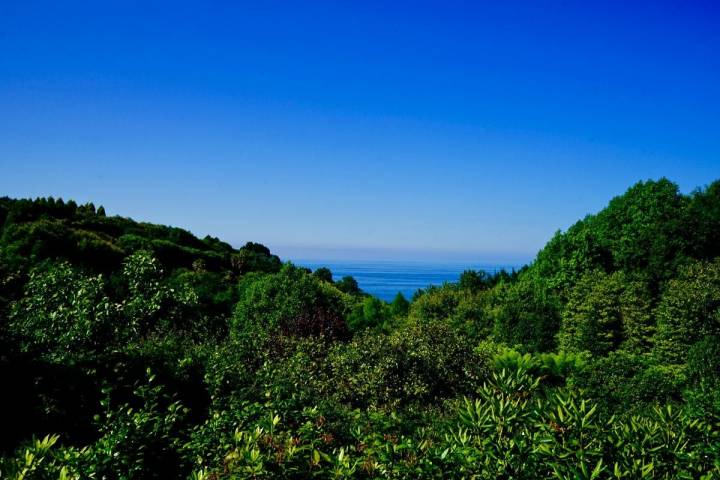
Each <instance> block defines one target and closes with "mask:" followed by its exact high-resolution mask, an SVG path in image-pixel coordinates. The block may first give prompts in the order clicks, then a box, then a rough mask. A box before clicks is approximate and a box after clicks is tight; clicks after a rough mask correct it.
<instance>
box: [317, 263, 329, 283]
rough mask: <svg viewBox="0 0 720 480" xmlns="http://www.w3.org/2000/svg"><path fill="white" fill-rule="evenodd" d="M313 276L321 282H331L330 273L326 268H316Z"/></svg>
mask: <svg viewBox="0 0 720 480" xmlns="http://www.w3.org/2000/svg"><path fill="white" fill-rule="evenodd" d="M313 276H314V277H315V278H317V279H318V280H322V281H323V282H328V283H332V281H333V277H332V272H331V271H330V269H329V268H327V267H320V268H316V269H315V271H314V272H313Z"/></svg>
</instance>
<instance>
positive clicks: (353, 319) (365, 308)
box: [348, 296, 389, 332]
mask: <svg viewBox="0 0 720 480" xmlns="http://www.w3.org/2000/svg"><path fill="white" fill-rule="evenodd" d="M388 319H389V308H388V305H387V303H385V302H383V301H382V300H379V299H378V298H376V297H372V296H368V297H365V298H364V299H363V301H362V302H361V303H360V304H359V305H357V306H356V307H355V308H354V309H353V311H352V313H351V314H350V316H349V318H348V325H349V327H350V329H351V330H352V331H354V332H357V331H360V330H365V329H367V328H373V329H379V330H385V329H386V327H387V322H388Z"/></svg>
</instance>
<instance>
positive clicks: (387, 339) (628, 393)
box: [0, 179, 720, 479]
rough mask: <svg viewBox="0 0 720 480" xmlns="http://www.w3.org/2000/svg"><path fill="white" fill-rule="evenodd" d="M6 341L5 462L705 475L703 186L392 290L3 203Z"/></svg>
mask: <svg viewBox="0 0 720 480" xmlns="http://www.w3.org/2000/svg"><path fill="white" fill-rule="evenodd" d="M0 346H1V347H2V352H3V353H2V356H0V381H2V384H3V385H5V386H6V387H7V388H6V390H7V391H8V393H9V394H6V395H2V396H0V398H2V400H1V401H0V412H1V413H0V415H1V418H0V421H1V422H2V424H3V425H5V427H4V429H3V433H2V434H1V435H0V454H1V455H2V458H1V459H0V477H2V478H5V477H7V478H59V477H60V478H194V479H201V478H202V479H219V478H228V479H229V478H308V477H319V478H518V479H536V478H563V479H590V478H664V479H669V478H704V479H710V478H718V477H719V476H720V181H716V182H714V183H712V184H711V185H709V186H707V187H704V188H701V189H698V190H696V191H694V192H692V193H691V194H689V195H685V194H682V193H680V191H679V189H678V187H677V185H675V184H674V183H672V182H671V181H669V180H667V179H660V180H657V181H646V182H640V183H637V184H636V185H634V186H632V187H631V188H630V189H629V190H628V191H627V192H625V193H624V194H622V195H620V196H618V197H616V198H613V199H612V200H611V201H610V202H609V204H608V205H607V207H606V208H604V209H603V210H601V211H600V212H597V213H595V214H592V215H588V216H587V217H585V218H584V219H582V220H580V221H578V222H577V223H575V224H574V225H573V226H572V227H570V228H569V229H568V230H567V231H565V232H560V231H559V232H557V233H556V234H555V236H554V237H553V238H552V239H550V240H549V242H548V243H547V245H546V246H545V247H544V248H543V249H542V250H541V251H540V252H539V253H538V255H537V257H536V259H535V260H534V261H533V262H532V263H531V264H530V265H528V266H526V267H525V268H523V269H522V270H521V271H520V272H516V273H513V274H509V273H507V272H501V273H499V274H495V275H489V274H487V273H485V272H477V271H467V272H465V273H464V274H463V275H462V276H461V278H460V280H459V281H458V282H457V283H456V284H445V285H443V286H440V287H430V288H427V289H426V290H423V291H419V292H418V293H417V294H416V295H415V296H414V297H413V298H412V299H410V301H409V300H408V299H405V298H404V297H402V296H401V295H398V297H397V298H396V299H395V300H394V301H393V302H392V303H385V302H382V301H380V300H378V299H376V298H374V297H371V296H368V295H365V294H364V293H363V292H362V291H360V289H359V288H358V286H357V283H356V282H355V281H354V280H353V279H352V278H350V277H346V278H344V279H342V280H341V281H337V282H334V281H333V280H332V275H331V272H329V271H328V270H327V269H318V270H316V271H314V272H311V271H309V270H307V269H303V268H299V267H296V266H294V265H292V264H291V263H285V264H283V263H282V262H281V261H280V259H279V258H278V257H277V256H275V255H273V254H272V253H271V252H270V251H269V250H268V249H267V248H266V247H264V246H263V245H261V244H258V243H252V242H249V243H247V244H246V245H245V246H243V247H242V248H240V249H235V248H233V247H232V246H230V245H229V244H227V243H224V242H222V241H221V240H218V239H217V238H212V237H205V238H203V239H199V238H197V237H195V236H194V235H192V234H191V233H190V232H187V231H185V230H182V229H179V228H174V227H167V226H161V225H154V224H149V223H141V222H136V221H133V220H131V219H128V218H123V217H118V216H107V215H106V213H105V210H104V208H102V207H99V208H96V207H95V206H94V205H92V204H88V205H77V204H75V203H74V202H72V201H63V200H59V199H58V200H56V199H52V198H46V199H37V200H14V199H10V198H2V199H0ZM18 419H19V420H20V421H18Z"/></svg>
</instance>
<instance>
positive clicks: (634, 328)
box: [558, 271, 652, 355]
mask: <svg viewBox="0 0 720 480" xmlns="http://www.w3.org/2000/svg"><path fill="white" fill-rule="evenodd" d="M651 338H652V325H651V317H650V304H649V300H648V295H646V294H644V290H643V288H642V286H641V285H639V284H637V282H631V281H630V280H629V279H628V278H627V276H626V275H625V274H623V273H622V272H616V273H613V274H611V275H608V274H606V273H604V272H602V271H596V272H592V273H588V274H586V275H585V276H583V277H582V278H581V279H580V281H579V282H578V283H577V284H576V285H575V286H574V287H573V289H572V290H571V291H570V294H569V298H568V302H567V304H566V305H565V308H564V309H563V313H562V322H561V327H560V332H559V334H558V344H559V347H560V348H561V349H562V350H566V351H571V352H580V351H588V352H590V353H592V354H593V355H607V354H608V353H610V352H611V351H614V350H617V349H618V348H619V347H620V346H621V344H623V343H624V344H625V346H627V348H628V349H629V350H632V351H638V352H639V351H641V350H644V349H647V346H648V345H649V342H650V339H651Z"/></svg>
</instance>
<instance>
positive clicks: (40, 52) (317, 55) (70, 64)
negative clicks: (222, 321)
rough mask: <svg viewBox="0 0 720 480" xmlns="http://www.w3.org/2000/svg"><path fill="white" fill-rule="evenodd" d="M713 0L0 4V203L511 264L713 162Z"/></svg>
mask: <svg viewBox="0 0 720 480" xmlns="http://www.w3.org/2000/svg"><path fill="white" fill-rule="evenodd" d="M719 25H720V6H718V4H717V3H714V2H680V1H674V2H668V1H655V2H642V1H641V2H586V1H582V2H581V1H577V2H576V1H548V2H533V1H527V2H513V1H510V2H454V1H443V2H422V1H421V2H402V1H399V2H373V1H363V2H176V1H173V2H170V1H163V2H152V1H151V2H129V1H122V2H119V1H118V2H116V1H108V2H34V1H14V0H9V1H8V0H5V1H3V2H0V196H2V195H9V196H12V197H36V196H47V195H53V196H55V197H58V196H60V197H63V198H73V199H76V200H77V201H79V202H85V201H93V202H95V204H96V205H99V204H102V205H104V206H105V208H106V209H107V211H108V214H119V215H123V216H130V217H133V218H135V219H137V220H145V221H152V222H157V223H163V224H171V225H176V226H180V227H183V228H187V229H189V230H191V231H192V232H194V233H196V234H198V235H201V236H204V235H206V234H211V235H213V236H218V237H220V238H222V239H224V240H227V241H230V242H231V243H234V244H236V245H237V244H240V243H243V242H245V241H248V240H253V241H258V242H262V243H264V244H266V245H268V246H270V247H271V248H272V249H273V250H274V251H276V252H278V253H280V255H281V256H283V257H284V258H296V257H297V258H317V259H331V258H364V259H391V258H397V259H427V258H433V259H438V260H447V259H458V260H472V261H486V262H487V261H498V262H506V261H507V262H515V261H526V260H529V259H530V258H531V257H532V256H533V255H534V254H535V253H536V252H537V250H538V249H539V248H541V247H542V246H543V245H544V243H545V242H546V241H547V240H548V239H549V238H550V237H551V236H552V234H553V233H554V232H555V231H556V230H557V229H565V228H567V227H568V226H570V225H571V224H572V223H573V222H575V221H576V220H578V219H579V218H582V217H583V216H585V215H586V214H587V213H592V212H595V211H598V210H599V209H601V208H602V207H603V206H605V205H606V204H607V202H608V201H609V199H610V198H611V197H613V196H615V195H618V194H621V193H622V192H623V191H624V190H626V189H627V188H628V187H629V186H630V185H631V184H633V183H635V182H636V181H638V180H644V179H648V178H659V177H662V176H666V177H668V178H670V179H671V180H673V181H675V182H676V183H678V184H679V186H680V188H681V190H682V191H683V192H689V191H691V190H693V189H694V188H696V187H700V186H703V185H706V184H708V183H710V182H711V181H713V180H715V179H717V178H720V28H718V26H719Z"/></svg>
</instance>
